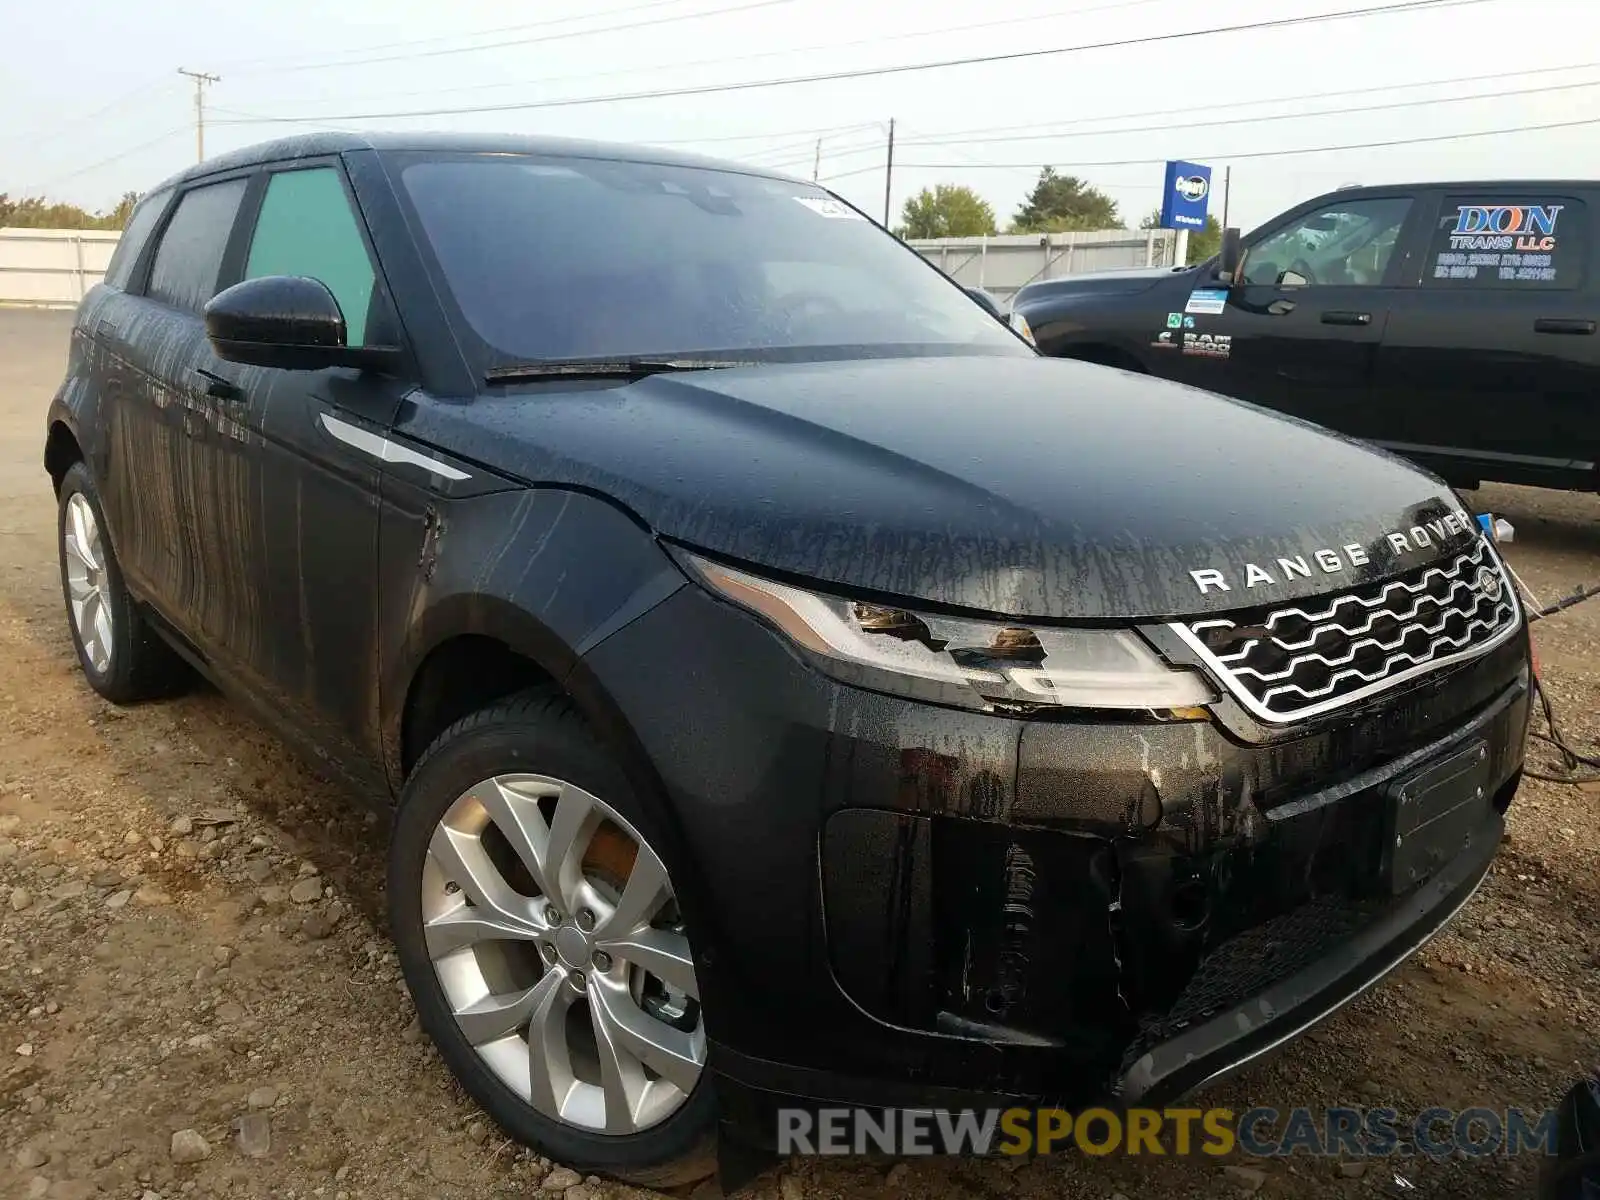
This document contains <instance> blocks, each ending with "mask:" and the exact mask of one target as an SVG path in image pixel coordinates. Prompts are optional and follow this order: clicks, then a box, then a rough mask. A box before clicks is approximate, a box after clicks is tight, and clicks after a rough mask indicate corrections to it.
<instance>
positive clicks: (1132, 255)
mask: <svg viewBox="0 0 1600 1200" xmlns="http://www.w3.org/2000/svg"><path fill="white" fill-rule="evenodd" d="M907 245H909V246H911V247H912V249H914V250H916V252H917V253H918V254H920V255H922V257H924V258H926V259H927V260H928V261H929V262H931V263H933V264H934V266H936V267H938V268H939V269H940V270H941V271H943V272H944V273H945V274H946V275H949V276H950V277H951V278H952V279H954V280H955V281H956V282H957V283H959V284H962V285H963V286H965V287H981V288H983V289H984V290H986V291H988V292H990V293H992V294H993V295H995V296H998V297H1000V298H1001V299H1004V298H1006V297H1008V296H1010V295H1011V294H1012V293H1013V292H1015V291H1016V290H1017V289H1018V288H1020V287H1022V285H1023V284H1025V283H1032V282H1033V281H1034V280H1035V279H1059V278H1061V276H1063V275H1082V274H1086V273H1088V272H1091V271H1115V270H1122V269H1126V268H1128V267H1165V266H1170V265H1171V264H1172V261H1173V252H1174V250H1175V249H1176V235H1175V234H1174V233H1173V231H1172V230H1170V229H1139V230H1128V229H1107V230H1102V231H1098V232H1095V233H1016V234H1001V235H998V236H996V237H976V238H918V239H913V240H911V241H909V242H908V243H907Z"/></svg>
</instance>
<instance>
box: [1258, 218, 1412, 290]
mask: <svg viewBox="0 0 1600 1200" xmlns="http://www.w3.org/2000/svg"><path fill="white" fill-rule="evenodd" d="M1410 209H1411V199H1410V197H1408V196H1385V197H1378V198H1373V199H1366V200H1343V201H1334V202H1332V203H1329V204H1327V205H1325V206H1323V207H1322V208H1319V209H1317V210H1316V211H1315V212H1311V213H1307V214H1306V215H1305V216H1303V217H1299V218H1297V219H1296V220H1293V221H1291V222H1290V223H1289V224H1288V225H1286V226H1285V227H1283V228H1282V229H1279V230H1277V231H1276V232H1274V233H1271V234H1268V235H1267V236H1266V237H1265V238H1263V239H1262V240H1261V241H1260V242H1258V243H1256V245H1254V246H1252V247H1251V248H1250V253H1249V254H1248V255H1247V256H1246V258H1245V263H1244V272H1245V282H1246V283H1260V284H1269V285H1273V284H1276V285H1292V286H1298V287H1306V286H1316V285H1318V284H1321V285H1324V286H1328V285H1334V284H1343V285H1345V286H1350V285H1358V286H1359V285H1366V286H1376V285H1378V284H1380V283H1382V282H1383V276H1384V272H1385V271H1387V270H1388V269H1389V259H1390V258H1391V257H1393V255H1394V247H1395V242H1396V241H1398V240H1399V237H1400V229H1401V227H1402V226H1403V225H1404V224H1405V221H1406V213H1407V212H1409V211H1410Z"/></svg>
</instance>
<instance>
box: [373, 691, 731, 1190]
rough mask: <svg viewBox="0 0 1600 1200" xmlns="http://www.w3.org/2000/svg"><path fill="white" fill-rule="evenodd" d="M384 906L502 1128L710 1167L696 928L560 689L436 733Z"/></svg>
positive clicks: (432, 1022) (444, 1042) (416, 989)
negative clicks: (687, 921) (688, 922)
mask: <svg viewBox="0 0 1600 1200" xmlns="http://www.w3.org/2000/svg"><path fill="white" fill-rule="evenodd" d="M389 909H390V913H389V915H390V923H391V926H392V928H393V932H394V938H395V942H396V945H397V947H398V950H399V955H400V962H401V967H402V969H403V970H404V972H405V975H406V980H407V983H408V984H409V986H410V989H411V993H412V996H413V998H414V1000H415V1001H416V1004H417V1009H418V1013H419V1016H420V1018H421V1021H422V1025H423V1027H424V1028H425V1029H426V1030H427V1031H428V1033H429V1035H430V1036H431V1037H432V1038H433V1040H434V1042H435V1043H436V1044H437V1045H438V1047H439V1050H440V1053H441V1054H442V1055H443V1056H444V1058H445V1061H446V1062H447V1063H448V1064H449V1065H450V1068H451V1070H452V1071H454V1072H455V1074H456V1076H457V1078H458V1079H460V1081H461V1082H462V1084H463V1086H465V1087H466V1088H467V1090H468V1091H469V1092H471V1093H472V1095H473V1096H474V1098H476V1099H477V1101H478V1102H479V1103H480V1104H482V1105H483V1107H484V1108H485V1109H486V1110H487V1111H488V1113H489V1114H490V1115H491V1116H492V1117H493V1118H494V1119H495V1121H496V1122H498V1123H499V1125H500V1126H501V1127H502V1128H504V1129H505V1130H506V1131H507V1132H508V1133H510V1134H511V1135H512V1136H513V1137H515V1138H517V1139H518V1140H520V1141H523V1142H526V1143H528V1144H530V1145H533V1146H536V1147H538V1148H539V1149H540V1150H541V1151H542V1152H543V1153H545V1154H547V1155H549V1156H550V1157H551V1158H553V1159H555V1160H556V1161H558V1162H563V1163H568V1164H570V1165H573V1166H576V1167H582V1168H592V1169H595V1170H600V1171H605V1172H607V1173H609V1174H613V1175H616V1176H619V1177H621V1178H624V1179H627V1180H630V1181H632V1182H635V1183H646V1184H654V1185H657V1186H667V1185H671V1184H674V1183H682V1182H688V1181H692V1180H694V1179H698V1178H701V1177H703V1176H705V1175H707V1174H710V1172H711V1170H712V1168H713V1165H714V1160H713V1158H712V1153H711V1151H712V1144H711V1130H712V1126H713V1122H714V1117H715V1112H714V1102H713V1097H712V1093H711V1087H710V1081H709V1079H707V1078H706V1077H705V1071H704V1068H705V1061H706V1033H705V1019H704V1016H703V1015H702V1013H701V1011H700V989H699V984H698V982H697V981H696V978H695V965H694V958H693V955H692V953H691V950H690V931H689V930H688V929H687V927H686V925H685V922H684V920H683V914H682V912H681V911H680V909H679V907H678V903H677V898H676V893H675V891H674V888H673V884H672V879H671V874H670V872H669V870H668V866H667V863H666V862H665V861H664V859H663V857H662V854H661V850H660V848H659V845H658V844H657V843H655V842H652V840H651V837H650V834H649V829H648V821H647V820H646V818H645V814H644V813H643V811H642V810H641V806H639V805H638V803H637V802H636V800H635V798H634V796H633V793H632V791H631V789H630V788H629V786H628V784H627V781H626V779H625V777H624V776H623V774H622V772H621V771H620V769H618V768H617V766H616V765H615V764H614V763H613V762H611V761H610V760H609V758H608V756H607V755H606V753H605V751H604V750H603V749H602V748H601V747H600V746H599V744H598V743H597V742H596V741H595V740H594V739H593V737H592V736H591V735H590V734H589V733H588V731H587V729H586V728H585V727H584V725H583V723H582V721H581V720H580V719H579V717H578V715H577V713H576V712H575V711H574V710H573V709H572V707H571V705H570V703H569V702H568V701H567V700H566V699H565V698H564V697H562V696H560V695H558V694H554V693H550V692H541V693H530V694H527V695H524V696H521V697H517V698H515V699H512V700H509V701H506V702H503V703H501V704H498V705H495V706H494V707H492V708H489V709H487V710H485V711H483V712H480V713H476V714H474V715H472V716H470V717H467V718H465V719H464V720H462V721H460V722H458V723H457V724H456V725H454V726H452V727H451V728H450V729H448V730H446V731H445V733H444V734H442V735H441V736H440V738H439V739H438V741H437V742H435V743H434V746H433V748H432V749H431V750H429V752H428V753H427V754H426V755H425V756H424V757H423V759H422V761H421V762H420V763H419V764H418V766H417V768H416V770H415V771H414V772H413V774H412V777H411V779H410V780H409V781H408V782H407V784H406V788H405V792H404V794H403V796H402V798H401V802H400V808H399V812H398V814H397V818H396V827H395V835H394V839H393V843H392V845H391V850H390V863H389Z"/></svg>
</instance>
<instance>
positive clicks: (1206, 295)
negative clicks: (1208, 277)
mask: <svg viewBox="0 0 1600 1200" xmlns="http://www.w3.org/2000/svg"><path fill="white" fill-rule="evenodd" d="M1227 306H1228V293H1227V291H1226V290H1225V289H1223V288H1197V289H1196V290H1195V291H1192V292H1190V293H1189V303H1187V304H1185V305H1184V306H1183V311H1184V312H1186V313H1198V314H1199V315H1201V316H1206V317H1215V316H1219V315H1220V314H1221V313H1222V310H1223V309H1224V308H1226V307H1227Z"/></svg>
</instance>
